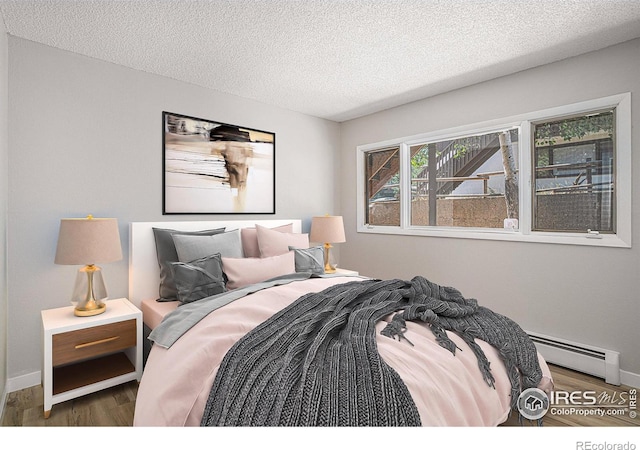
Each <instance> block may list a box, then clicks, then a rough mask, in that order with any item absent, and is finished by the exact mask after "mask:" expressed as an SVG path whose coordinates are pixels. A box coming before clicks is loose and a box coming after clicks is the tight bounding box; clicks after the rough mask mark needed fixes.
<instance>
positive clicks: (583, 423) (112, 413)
mask: <svg viewBox="0 0 640 450" xmlns="http://www.w3.org/2000/svg"><path fill="white" fill-rule="evenodd" d="M550 367H551V371H552V373H553V377H554V382H555V387H556V390H564V391H568V392H573V391H578V390H582V391H587V390H588V391H595V392H597V393H598V394H599V393H602V392H606V393H608V394H609V395H614V393H616V395H618V396H620V395H628V393H629V391H630V389H631V388H629V387H628V386H612V385H609V384H606V383H605V382H604V381H603V380H600V379H598V378H594V377H591V376H588V375H585V374H582V373H578V372H574V371H571V370H568V369H564V368H561V367H557V366H550ZM137 389H138V384H137V382H135V381H132V382H129V383H126V384H123V385H120V386H116V387H113V388H110V389H105V390H103V391H100V392H96V393H94V394H90V395H86V396H84V397H80V398H77V399H74V400H69V401H67V402H64V403H59V404H57V405H54V406H53V409H52V410H51V416H50V417H49V418H48V419H44V417H43V405H44V401H43V393H42V387H40V386H33V387H31V388H27V389H23V390H21V391H17V392H12V393H10V394H9V395H8V396H7V404H6V405H5V409H4V415H3V420H2V425H3V426H9V427H11V426H14V427H20V426H26V427H41V426H50V427H60V426H106V427H120V426H124V427H126V426H131V425H132V424H133V414H134V408H135V400H136V393H137ZM550 412H551V411H549V413H547V415H545V417H544V427H637V426H638V425H640V418H637V417H636V418H632V417H630V414H629V412H628V411H627V413H626V414H623V415H607V414H605V415H604V416H602V417H600V416H593V415H580V414H569V415H565V414H562V415H554V414H551V413H550ZM520 425H521V424H520V423H519V421H518V418H517V415H515V414H514V415H512V417H511V418H510V419H509V420H507V422H506V423H504V424H503V426H505V427H510V426H520ZM522 425H523V426H533V425H535V424H533V423H531V422H529V421H524V422H523V424H522Z"/></svg>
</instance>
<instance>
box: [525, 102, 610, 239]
mask: <svg viewBox="0 0 640 450" xmlns="http://www.w3.org/2000/svg"><path fill="white" fill-rule="evenodd" d="M614 120H615V116H614V111H613V110H611V111H605V112H599V113H594V114H587V115H582V116H579V117H571V118H564V119H558V120H554V121H550V122H545V123H539V124H536V125H534V158H535V159H534V162H535V171H534V174H533V175H534V186H535V192H534V225H533V229H534V230H537V231H543V230H548V231H567V232H571V231H572V232H586V231H587V230H588V229H591V230H597V231H599V232H601V233H613V232H615V226H614V220H613V217H614V208H615V205H614V198H615V197H614V174H613V167H614V158H615V155H614V150H613V149H614V130H615V126H614Z"/></svg>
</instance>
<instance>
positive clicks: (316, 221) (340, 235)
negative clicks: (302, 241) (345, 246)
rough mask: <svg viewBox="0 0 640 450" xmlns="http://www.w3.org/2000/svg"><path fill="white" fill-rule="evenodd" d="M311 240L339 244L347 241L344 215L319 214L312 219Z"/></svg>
mask: <svg viewBox="0 0 640 450" xmlns="http://www.w3.org/2000/svg"><path fill="white" fill-rule="evenodd" d="M309 240H310V241H312V242H324V243H329V244H337V243H340V242H346V238H345V235H344V223H343V221H342V216H328V215H327V216H317V217H313V218H312V219H311V233H310V234H309Z"/></svg>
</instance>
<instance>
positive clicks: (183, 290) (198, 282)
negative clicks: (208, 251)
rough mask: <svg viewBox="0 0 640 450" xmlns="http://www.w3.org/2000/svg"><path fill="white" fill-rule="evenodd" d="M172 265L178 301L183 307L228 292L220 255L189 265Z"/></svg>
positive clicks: (198, 260) (179, 263) (180, 263)
mask: <svg viewBox="0 0 640 450" xmlns="http://www.w3.org/2000/svg"><path fill="white" fill-rule="evenodd" d="M170 265H171V270H172V272H173V279H174V280H175V283H176V289H177V291H178V300H180V304H182V305H184V304H186V303H191V302H195V301H196V300H200V299H202V298H205V297H209V296H211V295H216V294H220V293H222V292H225V291H226V290H227V288H226V287H225V279H224V274H223V272H222V257H221V256H220V253H216V254H215V255H209V256H206V257H204V258H200V259H196V260H195V261H191V262H188V263H185V262H172V263H171V264H170Z"/></svg>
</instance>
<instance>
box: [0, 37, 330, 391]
mask: <svg viewBox="0 0 640 450" xmlns="http://www.w3.org/2000/svg"><path fill="white" fill-rule="evenodd" d="M9 81H10V97H9V130H10V133H9V152H8V153H9V166H10V168H11V170H10V173H9V212H8V232H9V244H8V260H9V261H10V265H9V271H8V285H9V306H8V317H9V319H10V320H9V327H8V330H9V335H8V348H9V355H8V376H9V378H14V377H17V378H19V377H25V376H30V378H29V380H33V374H34V373H35V372H37V371H39V370H40V366H41V362H40V358H41V356H40V355H41V343H40V339H41V338H40V334H41V332H40V328H41V326H40V311H41V310H42V309H46V308H54V307H60V306H65V305H68V304H69V301H68V298H69V297H70V295H71V289H72V285H73V281H74V279H75V271H76V270H77V269H78V268H77V267H73V266H56V265H55V264H54V263H53V259H54V254H55V248H56V240H57V234H58V228H59V221H60V218H63V217H84V216H86V215H87V214H93V215H94V216H96V217H116V218H118V220H119V224H120V233H121V238H122V244H123V252H124V259H123V260H122V261H120V262H117V263H112V264H106V265H104V266H103V271H104V276H105V280H106V283H107V287H108V288H109V290H110V296H111V297H113V298H115V297H125V296H126V295H127V286H128V272H127V270H128V224H129V223H130V222H132V221H157V220H197V219H208V220H215V218H223V217H221V216H163V215H162V111H163V110H165V111H171V112H176V113H181V114H186V115H191V116H195V117H202V118H207V119H211V120H216V121H221V122H226V123H232V124H238V125H242V126H247V127H250V128H257V129H262V130H267V131H272V132H275V133H276V175H277V184H276V196H277V198H276V214H275V215H267V216H264V215H261V216H251V215H246V216H242V218H243V219H253V218H262V219H264V218H300V219H303V221H304V222H303V226H304V227H308V225H309V223H310V218H311V216H313V215H323V214H326V213H332V214H333V213H336V212H337V211H336V199H337V189H338V188H337V186H335V184H333V183H327V177H328V176H330V174H332V173H333V172H334V170H335V167H334V165H335V161H336V158H337V154H338V151H339V125H338V124H337V123H334V122H330V121H325V120H321V119H318V118H314V117H310V116H306V115H303V114H298V113H294V112H291V111H287V110H283V109H279V108H275V107H272V106H269V105H266V104H262V103H258V102H255V101H251V100H247V99H243V98H239V97H236V96H231V95H226V94H222V93H219V92H215V91H211V90H207V89H203V88H200V87H197V86H194V85H190V84H186V83H182V82H178V81H175V80H172V79H168V78H164V77H159V76H154V75H151V74H148V73H144V72H140V71H137V70H133V69H129V68H125V67H121V66H117V65H113V64H109V63H105V62H102V61H98V60H95V59H91V58H87V57H84V56H79V55H76V54H73V53H69V52H65V51H60V50H57V49H53V48H50V47H47V46H44V45H40V44H36V43H33V42H30V41H26V40H23V39H19V38H14V37H9ZM301 194H302V195H301ZM0 301H1V302H3V300H1V297H0ZM1 304H2V303H0V305H1ZM37 382H39V379H38V380H37ZM18 384H20V383H18Z"/></svg>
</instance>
